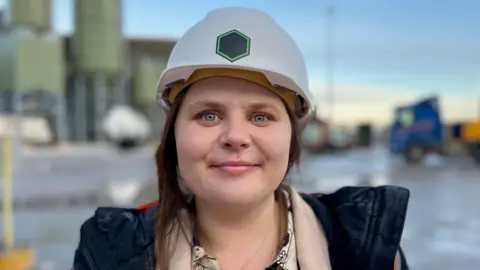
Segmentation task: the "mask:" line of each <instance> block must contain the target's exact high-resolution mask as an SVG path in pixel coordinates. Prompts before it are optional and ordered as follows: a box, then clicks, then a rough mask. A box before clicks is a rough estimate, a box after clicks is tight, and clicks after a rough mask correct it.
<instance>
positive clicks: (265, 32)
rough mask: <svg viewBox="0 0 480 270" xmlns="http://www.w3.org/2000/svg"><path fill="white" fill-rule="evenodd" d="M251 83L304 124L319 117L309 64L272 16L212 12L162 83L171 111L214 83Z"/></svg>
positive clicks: (181, 43)
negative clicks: (203, 84)
mask: <svg viewBox="0 0 480 270" xmlns="http://www.w3.org/2000/svg"><path fill="white" fill-rule="evenodd" d="M215 76H229V77H236V78H241V79H246V80H250V81H253V82H255V83H258V84H260V85H262V86H265V87H267V88H269V89H270V90H272V91H274V92H275V93H277V94H279V95H280V96H281V97H282V98H283V99H284V100H285V101H286V103H287V105H289V106H291V109H292V110H293V111H294V113H295V116H296V117H297V118H298V120H299V122H300V123H302V124H301V125H300V128H303V127H304V125H305V124H306V122H308V120H309V119H310V118H311V116H312V115H313V111H314V107H313V103H314V102H313V96H312V93H311V92H310V90H309V87H308V74H307V67H306V64H305V61H304V59H303V56H302V53H301V52H300V49H299V48H298V46H297V44H296V43H295V42H294V41H293V39H292V38H291V37H290V36H289V35H288V33H287V32H286V31H285V30H284V29H283V28H282V27H281V26H279V25H278V24H277V23H276V22H275V21H274V20H273V19H272V18H271V17H270V16H269V15H268V14H266V13H264V12H261V11H259V10H256V9H250V8H243V7H231V8H220V9H216V10H214V11H211V12H209V13H208V14H207V16H206V17H205V18H204V19H203V20H202V21H200V22H198V23H197V24H195V25H194V26H193V27H192V28H190V29H189V30H188V31H187V32H186V33H185V34H184V35H183V36H182V37H181V38H180V40H178V42H177V43H176V45H175V47H174V48H173V50H172V53H171V55H170V58H169V59H168V63H167V67H166V69H165V70H164V71H163V73H162V74H161V76H160V79H159V82H158V92H157V101H158V102H159V104H160V105H161V106H162V107H163V108H165V109H167V110H168V108H169V107H170V104H171V103H172V102H173V100H174V99H175V97H176V96H177V95H178V93H179V92H180V91H182V90H183V89H185V88H186V87H187V86H188V85H190V84H192V83H194V82H196V81H199V80H201V79H204V78H208V77H215Z"/></svg>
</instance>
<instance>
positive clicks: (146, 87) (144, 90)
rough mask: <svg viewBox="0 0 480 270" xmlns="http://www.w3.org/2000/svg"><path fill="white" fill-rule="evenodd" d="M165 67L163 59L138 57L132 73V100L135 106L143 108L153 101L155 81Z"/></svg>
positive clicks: (155, 87)
mask: <svg viewBox="0 0 480 270" xmlns="http://www.w3.org/2000/svg"><path fill="white" fill-rule="evenodd" d="M165 67H166V61H165V60H161V59H155V60H154V59H150V58H143V59H140V61H139V62H138V65H137V67H136V69H135V72H134V75H133V76H134V77H133V81H134V84H133V100H134V104H135V107H137V108H145V107H148V106H150V105H151V104H152V103H154V102H155V94H156V89H157V81H158V78H159V76H160V74H161V73H162V71H163V70H164V69H165Z"/></svg>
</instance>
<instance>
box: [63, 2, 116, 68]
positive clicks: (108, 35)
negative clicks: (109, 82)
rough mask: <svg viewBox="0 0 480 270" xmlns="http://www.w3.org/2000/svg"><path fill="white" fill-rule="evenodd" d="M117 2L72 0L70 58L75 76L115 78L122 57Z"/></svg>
mask: <svg viewBox="0 0 480 270" xmlns="http://www.w3.org/2000/svg"><path fill="white" fill-rule="evenodd" d="M121 2H122V1H120V0H75V33H74V36H73V40H72V41H73V44H72V49H73V54H74V61H75V69H76V72H77V73H80V74H84V75H93V74H102V75H106V76H115V75H118V74H119V73H120V72H121V71H122V69H123V68H124V61H123V59H125V53H124V42H123V34H122V27H121V25H122V23H121V20H122V18H121Z"/></svg>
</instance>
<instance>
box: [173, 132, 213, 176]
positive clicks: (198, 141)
mask: <svg viewBox="0 0 480 270" xmlns="http://www.w3.org/2000/svg"><path fill="white" fill-rule="evenodd" d="M192 134H194V135H192ZM211 138H212V136H208V134H205V132H201V131H200V130H198V128H197V129H196V128H195V127H194V126H193V125H179V126H178V127H176V128H175V140H176V143H177V154H178V165H179V167H180V169H182V168H189V169H194V168H193V167H192V166H194V165H195V163H198V162H201V161H204V158H205V156H206V155H207V154H208V151H209V149H210V148H211V144H212V142H211Z"/></svg>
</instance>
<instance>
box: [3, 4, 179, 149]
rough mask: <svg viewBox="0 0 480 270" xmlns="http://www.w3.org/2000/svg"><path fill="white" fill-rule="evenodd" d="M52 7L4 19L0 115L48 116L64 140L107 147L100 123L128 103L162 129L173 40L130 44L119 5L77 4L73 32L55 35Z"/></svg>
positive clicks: (33, 7)
mask: <svg viewBox="0 0 480 270" xmlns="http://www.w3.org/2000/svg"><path fill="white" fill-rule="evenodd" d="M51 2H52V1H51V0H10V1H9V3H8V8H7V10H4V11H1V13H0V22H1V25H0V111H3V112H17V113H21V114H22V115H42V116H45V117H46V118H47V119H48V122H49V123H50V125H51V127H52V128H53V130H55V134H56V138H57V139H59V140H74V141H95V140H102V139H104V138H103V135H102V132H100V128H99V125H100V121H101V120H102V118H103V116H104V115H105V113H106V112H107V111H108V109H109V108H110V107H111V106H112V105H114V104H128V105H131V106H133V107H134V108H136V109H138V110H140V111H142V112H144V113H145V114H147V115H148V116H149V118H150V119H152V124H153V127H154V128H153V130H154V131H155V130H157V132H158V131H159V129H161V127H162V125H163V123H162V122H163V115H162V112H161V110H160V109H158V108H157V106H155V88H156V82H157V79H158V76H159V74H160V73H161V71H162V70H163V69H164V67H165V64H166V61H167V59H168V55H169V54H170V51H171V50H172V48H173V46H174V44H175V42H176V41H175V40H158V39H128V38H125V37H124V35H123V32H122V20H121V18H122V2H123V1H121V0H75V1H74V3H75V5H74V14H75V19H74V32H73V34H72V35H71V36H61V35H58V34H56V33H55V32H54V31H53V27H52V20H51V10H52V6H51V5H52V3H51Z"/></svg>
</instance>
